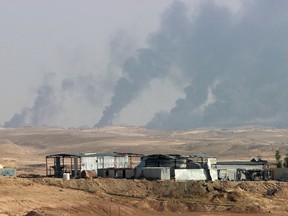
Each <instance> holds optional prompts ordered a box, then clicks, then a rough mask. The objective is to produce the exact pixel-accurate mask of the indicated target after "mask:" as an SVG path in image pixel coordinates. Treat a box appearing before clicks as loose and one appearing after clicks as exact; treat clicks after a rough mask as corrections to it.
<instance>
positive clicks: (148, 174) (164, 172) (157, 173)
mask: <svg viewBox="0 0 288 216" xmlns="http://www.w3.org/2000/svg"><path fill="white" fill-rule="evenodd" d="M135 177H136V178H146V179H151V180H152V179H160V180H169V179H170V167H143V168H138V169H136V176H135Z"/></svg>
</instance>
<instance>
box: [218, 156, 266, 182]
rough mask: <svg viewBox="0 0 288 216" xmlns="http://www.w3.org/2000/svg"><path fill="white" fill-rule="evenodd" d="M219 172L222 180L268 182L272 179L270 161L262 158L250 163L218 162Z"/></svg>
mask: <svg viewBox="0 0 288 216" xmlns="http://www.w3.org/2000/svg"><path fill="white" fill-rule="evenodd" d="M217 170H218V178H219V179H220V180H256V179H263V180H266V179H270V177H271V173H270V170H269V167H268V161H267V160H262V159H261V158H253V159H252V160H250V161H218V162H217Z"/></svg>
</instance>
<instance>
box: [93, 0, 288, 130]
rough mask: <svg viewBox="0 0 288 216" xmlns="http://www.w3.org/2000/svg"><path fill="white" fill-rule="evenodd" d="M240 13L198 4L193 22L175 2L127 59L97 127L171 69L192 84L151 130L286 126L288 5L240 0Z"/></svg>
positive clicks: (281, 0) (282, 1)
mask: <svg viewBox="0 0 288 216" xmlns="http://www.w3.org/2000/svg"><path fill="white" fill-rule="evenodd" d="M242 4H243V8H242V11H241V13H239V14H238V15H237V16H238V17H237V18H235V16H236V15H235V14H233V13H232V12H231V11H230V10H228V8H226V7H223V6H222V5H221V6H220V5H218V4H217V3H215V2H214V3H213V1H208V0H207V1H201V5H200V8H199V11H198V14H197V17H196V18H195V19H191V18H190V17H189V10H188V9H187V7H186V5H185V4H184V3H182V2H174V3H173V4H172V5H171V6H170V7H169V8H168V9H167V11H166V12H165V13H164V14H163V16H162V21H161V26H160V29H159V30H158V31H157V32H155V33H154V34H151V35H150V37H149V40H148V48H145V49H139V51H138V54H137V55H136V56H135V57H132V58H129V59H127V60H126V61H125V64H124V66H123V73H124V75H125V76H124V77H122V78H120V79H119V80H118V82H117V84H116V86H115V88H114V96H113V98H112V101H111V105H110V106H108V107H106V109H105V110H104V112H103V116H102V118H101V120H100V121H99V122H98V124H96V127H101V126H106V125H110V124H112V123H113V119H114V117H115V115H117V114H118V113H119V112H121V110H122V109H124V108H125V107H126V106H127V105H128V104H129V103H130V102H131V101H132V100H134V99H136V98H137V96H138V95H139V93H140V92H141V91H142V90H143V89H144V88H145V87H146V86H147V85H148V84H149V82H151V80H152V79H155V78H158V77H165V76H167V74H168V73H169V69H170V68H171V66H172V65H173V67H175V65H176V67H177V68H178V70H179V71H181V74H180V75H181V76H183V77H184V78H185V80H186V81H187V82H188V83H189V85H188V86H187V87H186V88H185V97H184V98H180V99H178V100H177V101H176V104H175V107H174V108H172V109H171V110H170V111H169V112H159V113H156V114H155V116H154V118H153V119H152V120H151V121H150V122H149V123H148V124H147V127H148V128H153V129H155V128H156V129H185V128H192V127H206V126H208V127H229V126H239V125H246V124H267V125H272V126H277V127H287V126H288V124H287V120H288V118H287V116H288V115H287V114H288V112H287V111H288V109H287V108H288V94H287V87H286V83H287V81H288V73H287V72H288V71H287V69H288V67H287V62H288V61H287V60H288V55H287V54H288V39H287V38H288V34H287V33H288V29H287V26H288V15H287V10H288V2H287V1H285V0H279V1H277V3H275V2H274V1H270V0H261V1H242Z"/></svg>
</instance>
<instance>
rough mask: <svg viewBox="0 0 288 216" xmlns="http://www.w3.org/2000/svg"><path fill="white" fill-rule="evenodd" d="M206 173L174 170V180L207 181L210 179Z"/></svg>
mask: <svg viewBox="0 0 288 216" xmlns="http://www.w3.org/2000/svg"><path fill="white" fill-rule="evenodd" d="M208 172H209V171H208V170H205V169H175V180H176V181H185V180H207V179H209V178H210V177H209V174H208Z"/></svg>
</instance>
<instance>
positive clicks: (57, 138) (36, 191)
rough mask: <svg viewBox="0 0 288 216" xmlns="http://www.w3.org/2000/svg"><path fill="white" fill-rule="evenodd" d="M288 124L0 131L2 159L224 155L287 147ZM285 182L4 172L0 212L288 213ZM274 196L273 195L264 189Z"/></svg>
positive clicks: (40, 162)
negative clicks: (73, 177)
mask: <svg viewBox="0 0 288 216" xmlns="http://www.w3.org/2000/svg"><path fill="white" fill-rule="evenodd" d="M287 132H288V130H276V129H265V128H264V129H263V128H256V129H255V128H248V129H243V128H242V129H214V130H212V129H211V130H208V129H199V130H191V131H171V132H156V131H149V130H146V129H140V128H134V127H112V128H101V129H89V130H74V129H69V130H68V129H59V128H23V129H0V164H3V165H4V166H6V167H16V168H17V174H19V175H20V174H37V175H43V174H44V172H43V171H44V167H45V155H48V154H51V153H79V152H112V151H121V152H123V151H125V152H137V153H191V154H194V153H206V154H210V155H213V156H216V157H217V158H218V160H219V159H250V158H251V157H253V156H262V158H263V159H268V160H271V161H273V162H274V153H275V151H276V150H277V149H280V151H282V152H283V154H284V153H286V151H288V150H286V149H287V148H286V146H287V143H288V138H287V137H288V136H287ZM287 186H288V184H287V183H286V182H273V181H271V182H270V181H269V182H203V181H199V182H194V181H188V182H174V181H146V180H126V179H122V180H120V179H90V180H89V179H77V180H71V181H63V180H62V179H53V178H44V177H40V178H20V177H17V178H10V177H0V194H1V197H0V216H1V215H30V216H32V215H146V214H147V213H149V214H150V215H179V214H181V215H191V212H193V215H202V216H204V215H235V214H236V215H239V214H240V215H265V214H267V215H271V212H272V213H273V215H275V214H276V215H285V214H288V207H287V206H288V205H287V204H288V201H287V193H288V187H287ZM269 189H274V190H275V191H276V193H275V195H273V196H268V195H267V190H269Z"/></svg>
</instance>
